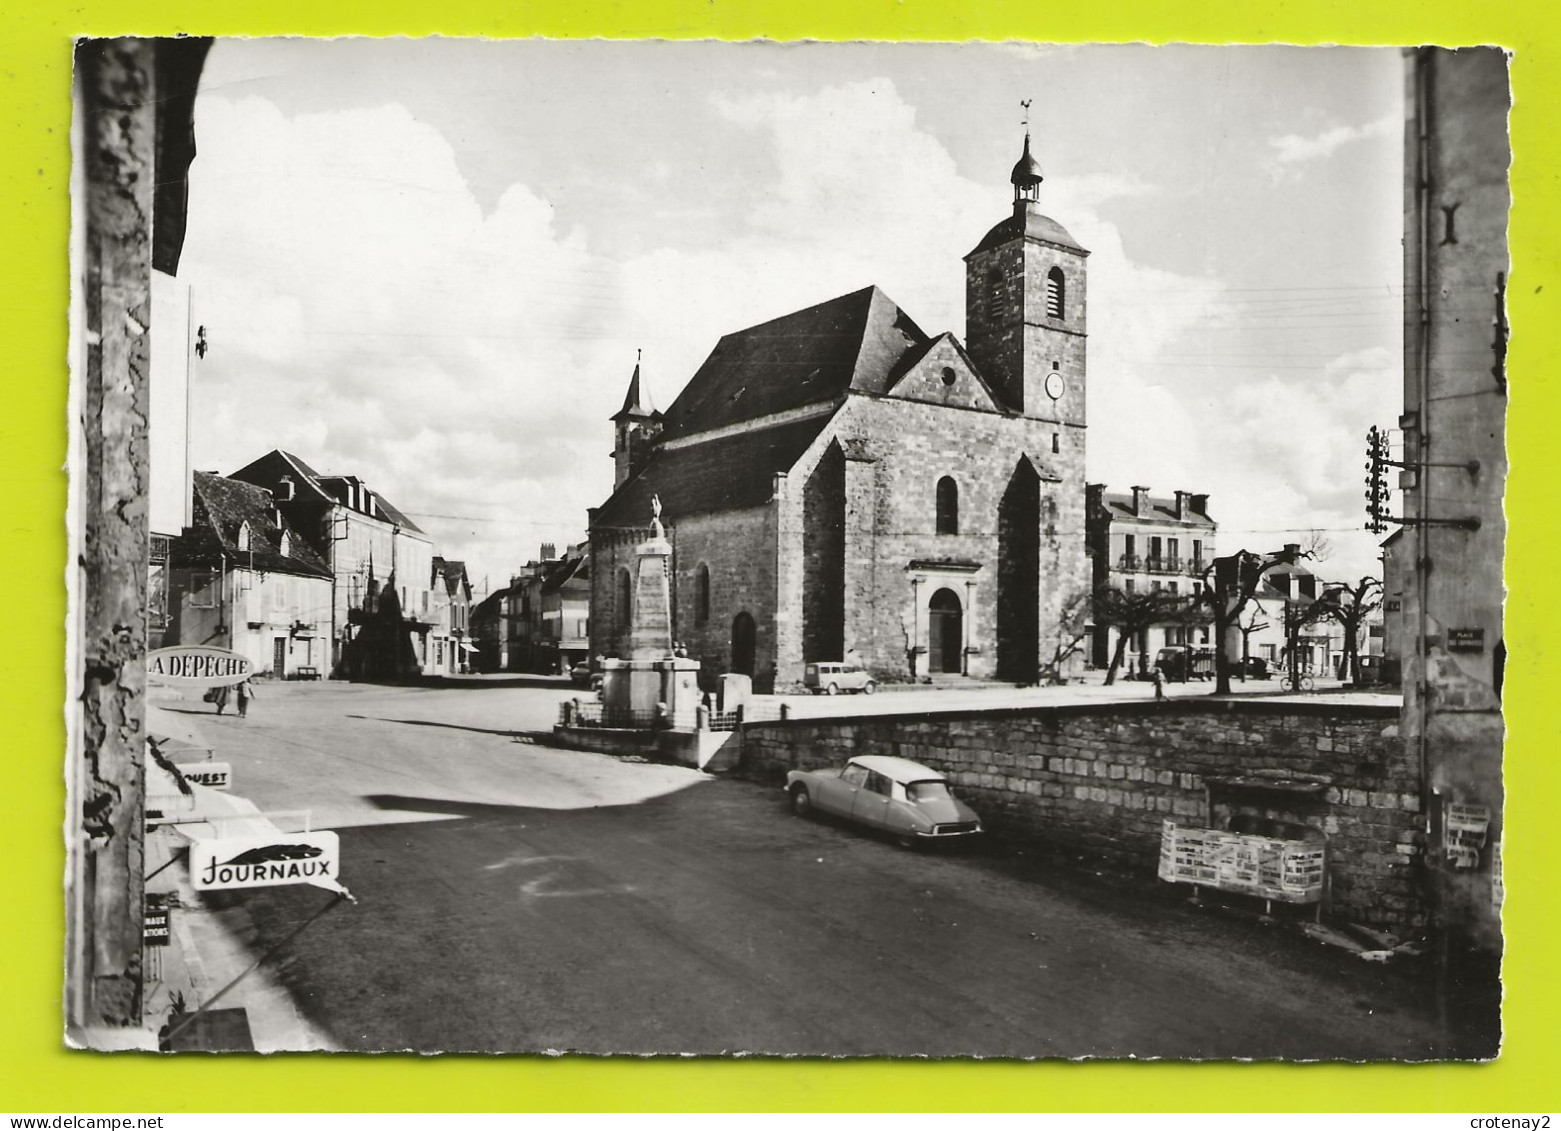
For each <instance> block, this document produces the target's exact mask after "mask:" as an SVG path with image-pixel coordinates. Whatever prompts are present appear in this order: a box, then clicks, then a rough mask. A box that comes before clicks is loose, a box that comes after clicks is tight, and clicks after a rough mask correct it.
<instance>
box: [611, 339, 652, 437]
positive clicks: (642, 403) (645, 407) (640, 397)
mask: <svg viewBox="0 0 1561 1131" xmlns="http://www.w3.org/2000/svg"><path fill="white" fill-rule="evenodd" d="M643 357H644V351H643V350H640V349H636V350H635V351H634V376H632V377H630V378H629V391H628V393H627V394H626V395H625V396H624V398H623V407H622V408H620V409H619V410H618V413H617V415H616V416H614V417H613V419H614V420H616V419H618V417H620V416H630V417H647V416H653V415H654V414H655V412H656V406H655V405H653V404H651V403H650V392H649V391H648V389H647V388H646V385H645V383H644V381H642V380H641V378H640V360H641V358H643Z"/></svg>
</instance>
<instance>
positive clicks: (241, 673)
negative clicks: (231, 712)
mask: <svg viewBox="0 0 1561 1131" xmlns="http://www.w3.org/2000/svg"><path fill="white" fill-rule="evenodd" d="M253 670H254V665H253V664H251V663H250V662H249V657H248V656H242V655H240V654H239V653H237V652H232V651H229V650H228V649H226V648H210V647H207V646H206V645H204V644H181V645H178V646H177V647H174V648H158V649H157V650H156V651H154V652H148V653H147V654H146V678H147V679H149V680H151V681H152V682H153V683H168V684H173V685H174V686H176V687H201V688H205V687H226V686H228V685H230V684H234V683H242V682H243V681H244V680H246V679H248V678H249V677H250V675H251V674H252V673H253Z"/></svg>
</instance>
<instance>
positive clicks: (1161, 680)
mask: <svg viewBox="0 0 1561 1131" xmlns="http://www.w3.org/2000/svg"><path fill="white" fill-rule="evenodd" d="M1154 697H1155V702H1157V703H1158V702H1159V701H1160V700H1162V699H1164V698H1165V673H1164V672H1162V671H1161V670H1160V665H1159V664H1156V665H1155V666H1154ZM239 702H240V703H242V702H243V700H240V701H239ZM243 713H244V708H243V707H242V706H241V707H239V714H243Z"/></svg>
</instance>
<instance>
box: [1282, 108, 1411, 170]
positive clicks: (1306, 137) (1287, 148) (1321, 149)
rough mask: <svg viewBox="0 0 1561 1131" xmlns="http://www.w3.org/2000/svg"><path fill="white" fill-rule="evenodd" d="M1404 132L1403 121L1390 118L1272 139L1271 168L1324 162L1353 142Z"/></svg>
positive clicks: (1390, 116)
mask: <svg viewBox="0 0 1561 1131" xmlns="http://www.w3.org/2000/svg"><path fill="white" fill-rule="evenodd" d="M1401 129H1403V120H1402V119H1401V118H1398V117H1394V116H1392V115H1388V116H1386V117H1382V118H1378V119H1377V120H1376V121H1374V122H1367V123H1366V124H1364V125H1360V126H1343V125H1341V126H1330V127H1329V128H1328V129H1326V130H1323V131H1322V132H1321V133H1315V134H1284V135H1283V136H1281V137H1275V138H1269V139H1268V145H1269V148H1270V149H1271V150H1272V151H1273V152H1272V153H1271V154H1270V155H1269V168H1270V170H1271V171H1274V170H1277V169H1280V168H1282V167H1283V166H1286V165H1300V164H1306V163H1308V162H1312V161H1320V160H1322V159H1323V158H1326V157H1331V156H1333V155H1334V154H1335V153H1337V152H1338V151H1339V150H1340V149H1342V148H1343V147H1344V146H1346V145H1349V144H1350V143H1351V142H1356V141H1364V140H1366V139H1367V138H1380V137H1390V136H1392V135H1393V134H1394V133H1395V132H1396V131H1398V130H1401Z"/></svg>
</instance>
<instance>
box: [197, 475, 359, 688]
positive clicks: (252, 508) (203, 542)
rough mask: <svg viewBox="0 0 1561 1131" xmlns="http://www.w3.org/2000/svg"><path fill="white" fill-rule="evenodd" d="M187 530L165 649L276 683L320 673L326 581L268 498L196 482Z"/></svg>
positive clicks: (313, 555) (219, 480)
mask: <svg viewBox="0 0 1561 1131" xmlns="http://www.w3.org/2000/svg"><path fill="white" fill-rule="evenodd" d="M193 487H194V504H193V507H192V510H191V517H192V519H193V521H192V522H191V524H190V525H189V526H188V527H186V528H185V529H184V532H183V533H182V534H181V535H180V536H179V537H178V538H176V539H174V540H173V541H172V543H171V545H170V551H169V570H168V574H169V598H170V599H169V628H168V640H169V641H170V642H171V643H178V644H206V645H212V646H215V647H219V648H231V649H232V650H233V651H235V652H239V653H242V654H243V655H244V656H247V657H248V658H249V661H250V663H251V664H252V665H253V668H254V671H255V672H256V673H257V674H259V675H267V676H271V677H273V678H275V679H286V678H288V677H290V676H296V675H298V674H299V673H300V671H304V672H320V673H323V672H324V670H325V668H326V664H327V662H328V657H329V644H330V635H329V632H328V628H329V617H330V608H331V575H330V570H329V569H327V568H326V565H325V561H324V559H323V558H321V556H320V555H319V553H318V552H317V551H316V550H315V549H314V547H313V546H311V545H310V544H309V542H308V540H307V539H305V538H304V537H303V536H302V535H301V534H300V533H299V532H298V531H297V530H295V529H294V528H293V526H292V524H291V523H289V522H288V520H287V519H286V517H285V516H284V515H283V514H282V512H281V510H280V508H278V507H277V506H276V503H275V501H274V500H273V499H272V497H271V495H270V493H269V492H267V491H265V490H264V489H262V488H259V487H255V486H253V485H251V484H248V483H242V482H239V481H236V480H233V479H224V478H223V477H222V476H220V475H211V474H208V473H205V472H196V473H195V475H194V477H193Z"/></svg>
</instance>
